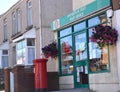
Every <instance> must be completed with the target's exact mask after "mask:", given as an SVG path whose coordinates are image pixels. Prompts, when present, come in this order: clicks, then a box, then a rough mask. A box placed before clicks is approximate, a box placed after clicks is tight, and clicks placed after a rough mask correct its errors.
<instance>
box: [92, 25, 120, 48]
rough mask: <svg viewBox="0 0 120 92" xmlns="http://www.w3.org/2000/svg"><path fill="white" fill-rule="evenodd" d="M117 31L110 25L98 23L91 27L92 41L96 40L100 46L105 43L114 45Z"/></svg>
mask: <svg viewBox="0 0 120 92" xmlns="http://www.w3.org/2000/svg"><path fill="white" fill-rule="evenodd" d="M117 38H118V32H117V31H116V30H115V29H113V28H112V27H110V26H103V25H98V26H96V27H95V28H93V29H92V36H91V37H90V39H91V41H92V42H96V43H97V44H98V45H99V46H100V47H101V48H102V47H104V46H105V45H114V44H116V42H117Z"/></svg>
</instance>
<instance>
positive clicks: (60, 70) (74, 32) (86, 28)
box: [57, 12, 110, 76]
mask: <svg viewBox="0 0 120 92" xmlns="http://www.w3.org/2000/svg"><path fill="white" fill-rule="evenodd" d="M102 14H105V15H106V13H105V12H102V13H99V14H97V15H95V16H92V17H90V18H88V19H86V20H83V21H81V22H78V23H76V24H73V25H70V26H68V27H66V28H62V29H60V30H59V31H58V32H57V36H58V48H61V46H60V40H61V39H62V38H64V37H67V36H70V35H71V36H72V42H73V34H76V33H79V32H81V31H83V30H87V31H86V33H87V35H88V32H89V31H88V29H89V28H91V27H93V26H91V27H88V20H89V19H91V18H94V17H97V16H99V15H102ZM84 21H85V22H86V23H87V25H86V27H85V29H81V30H79V31H74V26H75V25H77V24H80V23H82V22H84ZM103 23H106V24H107V23H108V20H107V17H106V22H103ZM103 23H101V22H100V24H103ZM97 25H98V24H97ZM97 25H94V26H97ZM69 27H71V28H72V33H71V34H68V35H65V36H63V37H61V36H60V32H61V31H62V30H64V29H67V28H69ZM87 40H89V37H88V36H87ZM88 42H89V41H88ZM73 44H74V43H72V45H73ZM87 45H88V44H87ZM73 48H74V47H73ZM59 52H60V55H59V57H58V61H59V74H60V76H68V75H72V74H73V73H71V74H62V65H61V50H60V49H59ZM87 53H88V54H89V48H88V51H87ZM88 56H89V55H88ZM73 58H75V57H73ZM73 62H74V59H73ZM87 63H88V73H89V74H95V73H106V72H110V57H109V47H108V65H109V66H108V67H109V68H108V70H106V71H103V70H101V71H99V72H91V71H90V69H89V60H88V62H87ZM73 65H74V64H73ZM73 67H74V66H73Z"/></svg>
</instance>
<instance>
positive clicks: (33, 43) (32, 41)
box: [27, 38, 35, 46]
mask: <svg viewBox="0 0 120 92" xmlns="http://www.w3.org/2000/svg"><path fill="white" fill-rule="evenodd" d="M27 46H35V39H33V38H29V39H27Z"/></svg>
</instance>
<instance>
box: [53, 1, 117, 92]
mask: <svg viewBox="0 0 120 92" xmlns="http://www.w3.org/2000/svg"><path fill="white" fill-rule="evenodd" d="M111 9H112V7H111V1H110V0H94V1H93V2H92V3H90V4H88V5H86V6H84V7H81V8H79V9H77V10H75V11H74V12H72V13H70V14H68V15H66V16H63V17H61V18H60V19H56V20H55V21H53V22H52V23H51V28H52V30H53V31H54V32H55V33H57V41H58V48H59V56H58V62H59V78H60V80H59V85H60V88H61V89H68V88H90V89H92V90H95V91H97V92H117V91H116V90H118V83H117V81H116V80H117V79H118V78H117V69H115V68H116V67H115V64H112V63H113V62H112V61H115V60H116V59H114V58H115V57H116V46H104V47H103V48H101V47H100V46H99V45H98V44H97V43H96V42H93V41H91V39H90V38H91V36H92V34H93V33H92V31H93V30H95V27H96V26H98V25H104V26H106V25H109V26H112V16H110V17H108V16H109V15H108V13H111ZM111 52H112V53H113V55H111V54H110V53H111ZM114 55H115V57H114ZM113 57H114V58H113ZM115 62H117V61H115ZM114 80H115V81H114ZM109 90H110V91H109Z"/></svg>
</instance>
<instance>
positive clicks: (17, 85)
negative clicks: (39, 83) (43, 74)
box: [4, 65, 59, 92]
mask: <svg viewBox="0 0 120 92" xmlns="http://www.w3.org/2000/svg"><path fill="white" fill-rule="evenodd" d="M10 72H13V73H14V92H35V85H34V73H33V66H22V65H19V66H15V67H13V68H12V69H10V68H7V69H5V70H4V76H5V92H10ZM47 78H48V90H49V91H54V90H59V76H58V73H57V72H48V73H47Z"/></svg>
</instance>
